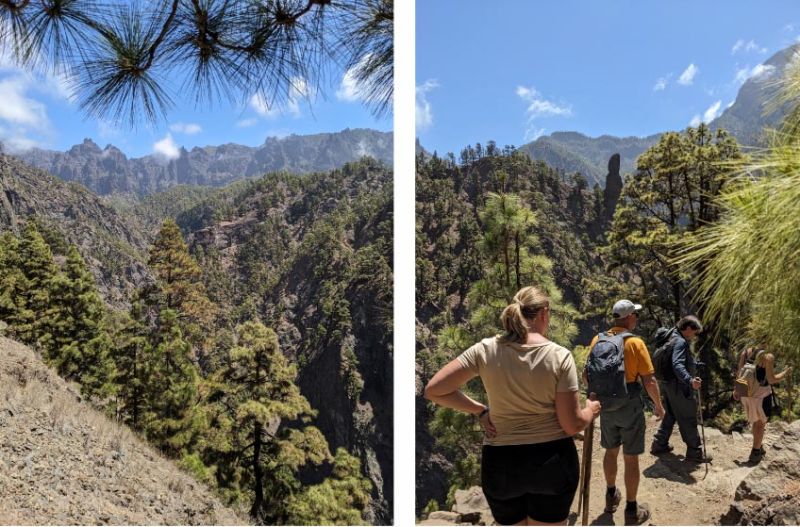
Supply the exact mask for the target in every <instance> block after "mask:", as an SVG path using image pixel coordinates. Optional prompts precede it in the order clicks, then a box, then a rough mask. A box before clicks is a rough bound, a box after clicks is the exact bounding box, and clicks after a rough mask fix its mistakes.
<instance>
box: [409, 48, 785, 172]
mask: <svg viewBox="0 0 800 527" xmlns="http://www.w3.org/2000/svg"><path fill="white" fill-rule="evenodd" d="M798 51H800V44H794V45H792V46H789V47H788V48H785V49H783V50H781V51H779V52H777V53H775V54H774V55H772V57H770V58H769V59H768V60H767V61H765V62H764V63H763V64H762V65H761V66H760V67H758V68H756V69H755V70H753V71H751V72H750V73H751V76H750V78H748V79H747V80H746V81H745V82H744V84H743V85H742V87H741V88H740V89H739V92H738V94H737V96H736V100H735V101H734V103H733V105H731V106H730V107H729V108H726V109H725V111H724V112H723V113H722V115H720V116H719V117H718V118H716V119H714V120H713V121H711V122H710V123H709V126H710V127H711V129H712V130H716V129H718V128H724V129H725V130H727V131H728V132H730V133H731V134H732V135H733V136H734V137H735V138H736V140H737V141H738V142H739V143H740V144H742V145H745V146H761V145H763V144H764V137H763V134H762V130H763V128H764V127H772V128H774V127H777V126H779V124H780V123H781V121H782V120H783V117H784V116H785V115H786V112H787V111H788V110H787V107H786V106H775V107H772V106H771V105H770V104H769V102H770V101H771V100H772V99H773V98H774V95H775V93H776V91H777V90H778V85H777V83H776V81H777V80H778V79H780V78H781V77H782V76H783V73H784V70H785V68H786V67H787V65H789V63H790V62H791V61H792V59H793V57H794V56H795V54H796V53H798ZM753 73H755V74H753ZM659 137H661V134H660V133H658V134H653V135H650V136H647V137H634V136H631V137H615V136H611V135H601V136H599V137H589V136H586V135H584V134H582V133H580V132H554V133H552V134H550V135H544V136H541V137H539V138H537V139H536V140H535V141H532V142H530V143H527V144H524V145H522V146H520V147H519V150H522V151H523V152H527V153H528V154H529V155H530V156H531V158H533V159H537V160H542V161H544V162H545V163H547V164H548V165H550V166H552V167H555V168H558V169H561V170H563V171H565V172H566V173H567V174H572V173H575V172H580V173H581V174H583V176H584V177H586V179H587V180H588V182H589V185H590V186H592V185H594V184H595V183H598V184H599V185H600V186H601V187H602V186H604V185H605V177H606V174H607V173H608V170H607V165H608V160H609V158H610V157H611V156H612V155H613V154H615V153H618V154H620V162H621V168H620V171H621V173H622V174H623V175H624V174H626V173H630V172H633V171H634V170H635V168H636V158H637V157H638V156H639V155H640V154H641V153H642V152H644V151H645V150H647V149H648V148H650V147H651V146H653V145H654V144H655V143H656V142H658V139H659ZM488 139H491V138H488ZM420 151H424V145H420V144H419V142H417V152H420ZM439 154H440V155H441V154H443V152H439ZM456 154H457V152H456Z"/></svg>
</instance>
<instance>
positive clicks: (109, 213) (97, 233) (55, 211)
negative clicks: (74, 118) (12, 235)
mask: <svg viewBox="0 0 800 527" xmlns="http://www.w3.org/2000/svg"><path fill="white" fill-rule="evenodd" d="M28 218H36V219H37V220H38V221H40V222H41V223H43V224H44V225H45V226H46V227H47V228H49V229H51V230H52V231H54V232H55V233H58V235H59V236H60V237H61V238H63V239H64V240H65V241H66V242H68V243H72V244H75V245H76V246H77V247H78V250H79V251H80V253H81V254H82V255H83V257H84V258H85V259H86V261H87V264H88V265H89V268H90V269H91V271H92V274H93V275H94V277H95V280H96V281H97V284H98V287H99V289H100V291H101V293H102V294H103V296H104V298H105V299H106V301H108V302H109V303H110V304H112V305H116V306H122V305H124V304H125V303H126V302H127V298H128V296H129V294H130V292H131V291H133V290H134V289H135V288H136V287H138V286H139V285H141V284H143V283H144V281H145V280H146V279H147V276H148V271H147V269H146V268H145V266H144V264H143V262H144V261H146V250H147V245H148V241H147V239H146V236H145V235H144V234H142V233H141V232H140V231H139V230H137V229H136V228H135V227H132V226H131V222H130V221H129V219H127V218H125V217H123V216H122V215H120V214H119V213H118V212H117V211H116V210H115V209H113V208H112V207H110V206H108V205H107V204H105V203H104V202H103V201H102V200H101V199H100V198H98V197H97V196H95V195H94V194H92V193H91V192H89V191H87V190H86V189H85V188H82V187H81V186H80V185H76V184H70V183H64V182H63V181H61V180H59V179H57V178H55V177H53V176H51V175H50V174H48V173H46V172H44V171H42V170H38V169H35V168H32V167H30V166H27V165H25V164H24V163H22V162H20V161H19V160H18V159H15V158H13V157H10V156H4V155H0V230H5V229H11V230H13V231H15V232H17V231H18V230H19V228H20V227H21V226H22V224H24V222H25V221H26V220H27V219H28Z"/></svg>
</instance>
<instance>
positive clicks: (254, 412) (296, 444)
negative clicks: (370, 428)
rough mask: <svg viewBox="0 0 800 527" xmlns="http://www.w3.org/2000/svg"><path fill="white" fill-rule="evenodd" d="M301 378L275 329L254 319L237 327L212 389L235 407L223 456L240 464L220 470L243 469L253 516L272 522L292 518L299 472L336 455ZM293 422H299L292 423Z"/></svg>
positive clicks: (225, 403) (228, 406) (222, 401)
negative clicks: (298, 380) (225, 362)
mask: <svg viewBox="0 0 800 527" xmlns="http://www.w3.org/2000/svg"><path fill="white" fill-rule="evenodd" d="M296 377H297V369H296V367H295V366H294V365H293V364H290V363H289V361H288V360H287V359H286V357H284V355H283V354H282V353H281V351H280V348H279V345H278V337H277V335H276V334H275V332H274V331H272V330H271V329H268V328H266V327H265V326H264V325H263V324H261V323H259V322H253V321H250V322H246V323H244V324H242V325H240V326H238V327H237V328H236V345H235V346H234V347H233V348H232V349H231V350H230V357H229V361H228V366H227V368H226V369H225V370H223V371H221V372H220V376H219V382H218V384H217V386H218V390H219V392H218V393H216V394H212V398H213V399H215V400H217V401H219V404H220V405H221V407H223V408H226V409H228V412H229V413H228V416H227V419H224V420H220V421H219V422H220V423H223V422H224V423H227V424H228V426H229V427H230V428H229V429H228V430H226V432H225V433H226V435H227V436H228V437H229V442H228V443H227V444H226V450H227V452H220V453H219V458H220V459H228V460H233V462H234V463H236V464H237V466H228V467H221V469H220V473H221V474H226V473H227V474H234V473H238V476H237V479H238V480H239V481H240V482H241V484H242V485H244V486H248V487H249V489H248V494H249V495H250V496H251V499H252V505H251V507H250V514H251V516H252V517H253V518H254V519H255V520H257V521H262V522H266V523H268V524H280V523H286V522H287V520H288V511H287V500H289V498H290V497H291V496H293V495H295V494H297V493H298V492H300V491H301V484H300V482H299V481H298V479H297V471H298V470H299V469H300V468H302V467H303V466H305V465H307V464H308V463H312V464H315V465H319V464H321V463H323V462H325V461H327V460H329V459H330V457H331V455H330V451H329V450H328V443H327V441H326V440H325V437H324V436H323V435H322V433H321V432H320V431H319V430H317V429H316V428H315V427H312V426H309V425H308V424H307V423H308V420H309V419H310V418H311V417H313V416H314V415H315V414H316V412H315V411H314V410H313V409H312V408H311V405H310V404H309V403H308V401H307V400H306V398H305V397H303V395H301V393H300V389H299V388H298V387H297V385H296V384H295V379H296ZM288 421H294V422H298V423H299V424H298V426H297V427H291V426H288V424H287V422H288Z"/></svg>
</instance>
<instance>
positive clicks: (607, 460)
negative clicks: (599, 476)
mask: <svg viewBox="0 0 800 527" xmlns="http://www.w3.org/2000/svg"><path fill="white" fill-rule="evenodd" d="M617 457H619V447H617V448H609V449H608V450H606V453H605V455H604V456H603V473H604V474H605V476H606V485H608V486H609V487H613V486H615V485H616V484H617Z"/></svg>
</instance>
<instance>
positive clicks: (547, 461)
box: [481, 437, 579, 525]
mask: <svg viewBox="0 0 800 527" xmlns="http://www.w3.org/2000/svg"><path fill="white" fill-rule="evenodd" d="M578 472H579V464H578V451H577V450H576V449H575V441H574V440H573V439H572V438H571V437H568V438H565V439H559V440H557V441H549V442H547V443H536V444H532V445H510V446H488V445H484V447H483V458H482V459H481V485H482V486H483V493H484V494H485V495H486V501H488V502H489V507H490V508H491V509H492V515H493V516H494V519H495V520H496V521H497V523H498V524H500V525H512V524H514V523H519V522H520V521H522V520H524V519H525V518H526V517H529V518H532V519H534V520H536V521H539V522H545V523H557V522H561V521H564V520H565V519H567V517H568V516H569V508H570V506H571V505H572V499H573V498H574V497H575V491H576V490H577V488H578Z"/></svg>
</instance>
